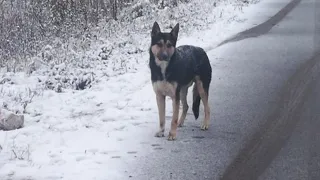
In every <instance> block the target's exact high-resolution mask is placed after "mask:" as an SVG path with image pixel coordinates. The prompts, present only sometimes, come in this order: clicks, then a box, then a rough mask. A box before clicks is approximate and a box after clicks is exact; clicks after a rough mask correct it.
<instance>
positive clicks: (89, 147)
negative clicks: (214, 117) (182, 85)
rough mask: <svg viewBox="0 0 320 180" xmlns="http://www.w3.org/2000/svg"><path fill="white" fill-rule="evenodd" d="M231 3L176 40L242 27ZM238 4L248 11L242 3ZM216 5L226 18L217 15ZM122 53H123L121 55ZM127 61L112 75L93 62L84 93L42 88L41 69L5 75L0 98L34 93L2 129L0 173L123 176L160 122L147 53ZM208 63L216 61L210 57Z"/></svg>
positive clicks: (211, 37) (212, 41) (200, 41)
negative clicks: (12, 125)
mask: <svg viewBox="0 0 320 180" xmlns="http://www.w3.org/2000/svg"><path fill="white" fill-rule="evenodd" d="M233 5H234V4H221V5H220V6H218V7H217V9H215V10H213V11H212V14H210V15H207V18H208V19H210V22H212V24H211V25H210V27H207V30H203V29H202V30H197V29H194V30H193V33H191V34H188V35H186V34H183V35H182V36H181V38H180V39H179V41H178V42H179V43H178V44H179V45H181V44H194V45H199V46H201V47H205V48H210V47H214V45H216V44H218V43H219V42H221V41H222V40H223V39H225V38H226V37H228V36H230V35H232V34H234V33H236V32H239V31H241V30H243V28H245V26H243V27H240V24H242V23H243V22H244V21H246V17H248V16H245V14H242V12H241V11H240V10H239V9H238V10H235V8H234V6H233ZM254 6H255V5H251V7H249V8H248V9H252V7H254ZM243 10H244V12H246V8H244V9H243ZM199 11H201V10H199ZM222 11H223V12H224V13H223V14H224V16H223V17H221V18H217V17H219V16H220V15H221V12H222ZM248 12H250V11H248ZM213 22H214V23H213ZM150 23H151V22H150ZM247 25H248V24H247ZM251 25H252V24H249V26H251ZM160 26H161V23H160ZM161 27H162V26H161ZM184 28H192V27H184ZM184 28H181V31H182V32H183V31H184ZM148 35H149V32H146V35H145V36H141V37H140V38H141V39H143V40H142V42H141V44H142V45H148V44H149V37H148ZM187 36H188V37H187ZM140 46H141V45H140ZM126 48H130V46H129V47H126ZM91 53H92V54H95V52H91ZM119 54H120V55H121V53H119ZM126 57H129V56H128V55H126V56H122V57H119V58H126ZM129 60H132V61H137V62H139V63H138V64H137V65H136V66H135V67H134V68H135V71H132V72H130V71H129V72H126V73H122V74H117V75H116V76H112V75H111V76H110V77H107V76H103V74H104V72H105V71H106V69H104V68H102V67H100V66H99V67H94V69H95V70H96V71H95V73H96V74H100V75H101V76H98V78H97V79H98V80H99V81H98V82H96V83H95V84H93V85H92V87H91V88H90V89H84V90H82V91H76V90H72V89H64V91H63V93H56V92H55V91H52V90H43V88H44V87H43V85H41V84H39V83H38V82H39V79H40V80H41V78H42V77H41V75H40V73H39V74H36V75H32V76H27V75H26V74H25V73H15V74H11V75H10V74H9V76H10V79H11V81H12V82H14V83H15V84H14V85H11V84H10V83H5V84H2V85H1V86H0V92H1V94H2V96H1V97H3V98H4V96H7V97H8V99H7V101H9V100H12V99H14V101H16V102H17V101H18V102H19V98H20V99H21V102H22V101H25V99H28V98H31V97H32V102H31V103H29V104H28V106H27V107H26V109H25V111H26V112H27V113H26V114H25V116H26V117H25V127H24V128H22V129H19V130H15V131H10V132H4V131H0V146H1V147H0V177H1V179H15V180H16V179H28V178H29V179H39V180H40V179H41V180H45V179H68V180H69V179H70V180H72V179H111V180H114V179H126V178H127V177H128V176H126V174H125V172H123V167H124V166H126V164H130V162H131V161H134V159H135V156H140V155H142V154H143V153H144V152H145V151H151V150H152V149H150V148H149V146H147V145H146V144H150V143H151V142H152V138H153V135H154V132H155V131H156V130H157V124H158V121H157V108H156V103H155V98H154V93H153V91H152V87H151V84H150V78H149V69H148V67H147V64H146V62H147V60H148V54H147V52H146V51H144V52H142V53H137V54H134V55H132V56H130V59H129ZM211 61H212V62H213V65H214V61H215V60H214V59H211ZM131 63H135V62H131ZM56 69H57V71H60V72H61V71H65V69H66V67H65V66H63V65H61V66H56ZM7 76H8V74H7ZM26 92H28V93H26ZM9 96H10V97H9ZM11 98H12V99H11ZM189 100H190V98H189ZM2 101H4V102H5V101H6V100H2ZM0 102H1V100H0ZM9 106H10V105H9ZM170 111H171V107H170V106H167V112H168V113H169V112H170ZM2 177H3V178H2Z"/></svg>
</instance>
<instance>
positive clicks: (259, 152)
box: [128, 0, 320, 180]
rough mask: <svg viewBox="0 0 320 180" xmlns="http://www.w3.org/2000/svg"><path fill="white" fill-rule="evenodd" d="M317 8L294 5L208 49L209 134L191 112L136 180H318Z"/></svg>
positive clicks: (298, 0) (143, 162) (139, 168)
mask: <svg viewBox="0 0 320 180" xmlns="http://www.w3.org/2000/svg"><path fill="white" fill-rule="evenodd" d="M282 2H283V1H281V0H279V3H270V4H269V5H268V7H266V8H272V7H275V6H283V4H282ZM317 8H318V11H319V9H320V6H319V2H317V0H292V1H291V3H289V4H288V5H287V6H285V7H284V8H283V9H282V10H281V11H280V12H279V13H277V14H276V15H275V16H273V17H271V18H270V19H269V20H268V21H266V22H261V24H260V25H259V26H257V27H254V28H252V29H250V30H247V31H245V32H242V33H239V34H238V35H237V36H235V37H231V38H230V39H228V40H227V41H225V42H223V43H222V44H221V46H219V47H218V48H216V49H214V50H211V51H210V52H208V54H209V57H210V58H211V59H215V60H214V62H216V63H215V64H213V82H212V86H211V91H210V103H211V112H212V118H211V126H210V129H209V130H208V131H207V132H203V131H200V130H199V125H200V122H199V121H194V120H193V117H192V115H191V114H189V115H188V117H187V119H186V123H185V127H183V128H180V129H179V131H178V133H179V134H178V140H176V141H174V142H169V141H165V140H163V141H158V142H161V143H158V144H154V151H153V152H150V153H149V154H148V155H147V156H145V157H138V163H136V166H135V167H132V170H131V171H130V172H128V174H130V179H137V180H152V179H156V180H158V179H165V180H167V179H168V180H169V179H175V180H177V179H181V180H198V179H199V180H202V179H213V180H215V179H217V180H218V179H225V180H242V179H243V180H244V179H245V180H251V179H252V180H254V179H259V180H260V179H261V180H271V179H281V180H287V179H288V180H289V179H290V180H292V179H297V180H298V179H299V180H305V179H306V180H309V179H310V180H313V179H320V164H319V162H320V161H319V160H320V136H319V135H320V131H319V130H318V127H319V125H320V121H319V120H320V111H319V110H320V106H319V103H320V78H319V77H318V75H319V73H318V72H320V63H319V61H320V56H319V55H318V54H317V52H320V51H318V50H319V44H320V41H319V38H318V37H319V35H320V26H319V23H320V16H318V15H319V13H318V12H317V11H316V9H317ZM201 119H202V116H201V117H200V120H201ZM168 120H169V119H168Z"/></svg>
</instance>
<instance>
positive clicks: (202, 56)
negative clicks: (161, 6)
mask: <svg viewBox="0 0 320 180" xmlns="http://www.w3.org/2000/svg"><path fill="white" fill-rule="evenodd" d="M178 33H179V23H177V24H176V25H175V26H174V28H172V30H171V32H161V30H160V26H159V24H158V23H157V22H154V24H153V27H152V31H151V46H150V48H149V54H150V59H149V68H150V71H151V82H152V86H153V90H154V92H155V94H156V100H157V106H158V114H159V122H160V129H159V131H157V133H156V134H155V136H156V137H164V131H165V98H166V96H169V97H170V98H171V99H172V106H173V115H172V121H171V128H170V131H169V136H168V140H175V139H176V136H177V128H178V126H179V127H181V126H183V124H184V120H185V118H186V115H187V111H188V109H189V106H188V103H187V94H188V89H189V87H191V86H192V85H193V84H194V86H193V104H192V111H193V114H194V117H195V119H198V117H199V107H200V101H201V100H202V102H203V106H204V120H203V122H202V125H201V130H207V129H208V128H209V120H210V107H209V103H208V96H209V86H210V83H211V76H212V75H211V73H212V68H211V65H210V61H209V58H208V56H207V53H206V52H205V51H204V49H202V48H200V47H197V46H192V45H183V46H179V47H176V43H177V39H178ZM180 101H181V103H182V114H181V116H180V118H179V121H178V116H179V106H180Z"/></svg>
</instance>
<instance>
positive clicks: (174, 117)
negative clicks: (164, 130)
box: [168, 98, 180, 141]
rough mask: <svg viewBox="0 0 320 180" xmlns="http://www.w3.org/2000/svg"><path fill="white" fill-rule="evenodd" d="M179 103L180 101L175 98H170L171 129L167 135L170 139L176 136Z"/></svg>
mask: <svg viewBox="0 0 320 180" xmlns="http://www.w3.org/2000/svg"><path fill="white" fill-rule="evenodd" d="M179 105H180V101H177V100H176V98H172V107H173V114H172V120H171V129H170V132H169V137H168V140H170V141H172V140H175V139H176V136H177V128H178V118H179Z"/></svg>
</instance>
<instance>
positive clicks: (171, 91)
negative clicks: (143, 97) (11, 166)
mask: <svg viewBox="0 0 320 180" xmlns="http://www.w3.org/2000/svg"><path fill="white" fill-rule="evenodd" d="M177 86H178V84H177V83H169V82H167V81H165V80H164V81H157V82H155V83H153V90H154V92H155V93H156V94H159V95H163V96H169V97H171V98H175V96H176V89H177Z"/></svg>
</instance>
